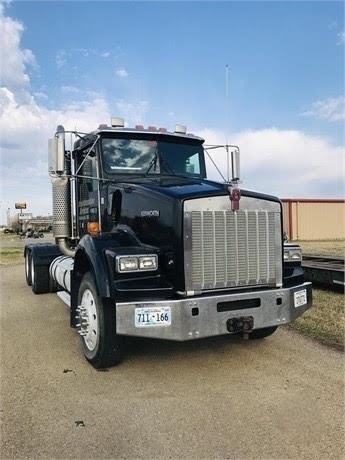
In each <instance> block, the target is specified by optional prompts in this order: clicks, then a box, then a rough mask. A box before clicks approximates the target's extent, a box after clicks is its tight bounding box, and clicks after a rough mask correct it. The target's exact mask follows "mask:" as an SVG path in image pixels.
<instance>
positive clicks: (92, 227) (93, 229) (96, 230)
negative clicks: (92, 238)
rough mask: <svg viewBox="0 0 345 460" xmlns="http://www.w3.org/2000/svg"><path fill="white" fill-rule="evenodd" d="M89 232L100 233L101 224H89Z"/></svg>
mask: <svg viewBox="0 0 345 460" xmlns="http://www.w3.org/2000/svg"><path fill="white" fill-rule="evenodd" d="M87 231H88V233H99V223H98V222H88V223H87Z"/></svg>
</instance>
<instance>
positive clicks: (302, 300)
mask: <svg viewBox="0 0 345 460" xmlns="http://www.w3.org/2000/svg"><path fill="white" fill-rule="evenodd" d="M306 303H307V290H306V289H302V290H301V291H296V292H295V293H294V304H295V308H298V307H301V306H302V305H305V304H306Z"/></svg>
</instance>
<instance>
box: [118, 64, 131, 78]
mask: <svg viewBox="0 0 345 460" xmlns="http://www.w3.org/2000/svg"><path fill="white" fill-rule="evenodd" d="M116 75H117V76H118V77H119V78H127V77H128V72H127V71H126V69H124V68H123V67H122V68H121V69H118V70H117V71H116Z"/></svg>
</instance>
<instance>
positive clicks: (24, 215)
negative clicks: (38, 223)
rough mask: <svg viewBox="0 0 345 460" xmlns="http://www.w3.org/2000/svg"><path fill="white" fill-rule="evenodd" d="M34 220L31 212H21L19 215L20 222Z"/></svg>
mask: <svg viewBox="0 0 345 460" xmlns="http://www.w3.org/2000/svg"><path fill="white" fill-rule="evenodd" d="M29 219H32V213H31V212H21V213H20V214H18V222H23V221H25V220H29Z"/></svg>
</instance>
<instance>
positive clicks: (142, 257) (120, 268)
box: [115, 254, 158, 274]
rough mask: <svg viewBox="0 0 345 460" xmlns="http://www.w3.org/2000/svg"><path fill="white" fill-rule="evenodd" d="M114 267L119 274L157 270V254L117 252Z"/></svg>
mask: <svg viewBox="0 0 345 460" xmlns="http://www.w3.org/2000/svg"><path fill="white" fill-rule="evenodd" d="M115 269H116V272H117V273H119V274H126V273H147V272H155V271H157V270H158V255H157V254H118V255H116V256H115Z"/></svg>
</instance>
